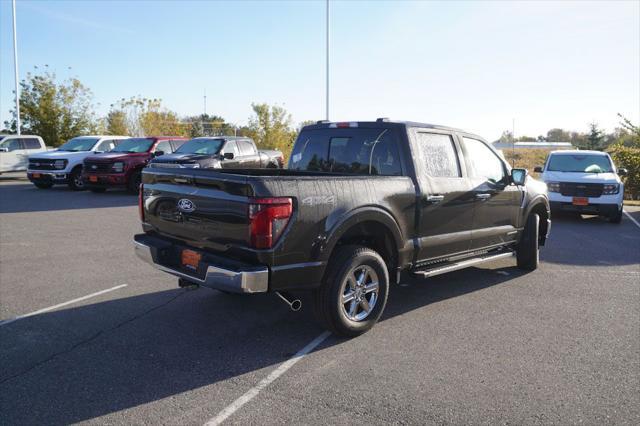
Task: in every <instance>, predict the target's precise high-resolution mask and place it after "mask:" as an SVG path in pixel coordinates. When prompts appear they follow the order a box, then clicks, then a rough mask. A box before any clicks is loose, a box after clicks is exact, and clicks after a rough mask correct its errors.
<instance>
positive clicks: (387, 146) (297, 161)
mask: <svg viewBox="0 0 640 426" xmlns="http://www.w3.org/2000/svg"><path fill="white" fill-rule="evenodd" d="M289 168H290V169H293V170H307V171H317V172H328V173H347V174H356V175H385V176H400V175H402V167H401V166H400V155H399V153H398V139H397V137H396V134H395V132H394V131H393V130H392V129H381V128H351V129H336V130H333V129H314V130H307V131H303V132H302V133H301V134H300V136H299V137H298V140H297V142H296V144H295V146H294V150H293V152H292V155H291V159H290V161H289Z"/></svg>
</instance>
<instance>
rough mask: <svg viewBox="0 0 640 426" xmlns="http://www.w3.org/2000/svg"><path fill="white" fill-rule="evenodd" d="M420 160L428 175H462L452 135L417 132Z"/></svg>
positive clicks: (450, 176) (437, 176)
mask: <svg viewBox="0 0 640 426" xmlns="http://www.w3.org/2000/svg"><path fill="white" fill-rule="evenodd" d="M416 137H417V140H418V148H419V150H420V154H419V155H420V158H419V161H420V163H422V165H423V166H424V168H425V172H426V173H427V175H429V176H431V177H436V178H442V177H444V178H452V177H453V178H455V177H460V176H462V174H461V173H460V161H459V160H458V153H457V152H456V147H455V145H454V143H453V138H452V137H451V135H446V134H440V133H428V132H420V131H418V132H416Z"/></svg>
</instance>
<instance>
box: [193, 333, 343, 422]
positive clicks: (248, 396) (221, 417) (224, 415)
mask: <svg viewBox="0 0 640 426" xmlns="http://www.w3.org/2000/svg"><path fill="white" fill-rule="evenodd" d="M330 335H331V333H329V332H328V331H325V332H324V333H322V334H320V335H319V336H318V337H316V338H315V339H313V340H312V341H311V342H310V343H309V344H308V345H307V346H305V347H304V348H302V349H300V350H299V351H298V352H297V353H296V354H295V355H294V356H293V357H291V358H289V360H287V361H285V362H283V363H282V364H280V367H278V368H276V369H275V370H273V371H272V372H271V374H269V375H268V376H267V377H265V378H264V379H262V380H261V381H260V382H259V383H258V384H257V385H255V386H254V387H252V388H251V389H249V390H248V391H247V392H246V393H245V394H244V395H242V396H241V397H240V398H238V399H236V400H235V401H233V402H232V403H231V404H230V405H228V406H227V407H226V408H225V409H224V410H222V411H220V412H219V413H218V415H217V416H215V417H214V418H212V419H210V420H209V421H208V422H207V423H205V426H215V425H219V424H221V423H222V422H224V421H225V420H226V419H228V418H229V417H230V416H231V415H233V413H235V412H236V411H238V410H239V409H240V407H242V406H243V405H244V404H246V403H247V402H249V401H251V400H252V399H253V398H255V397H256V396H257V395H258V394H259V393H260V391H261V390H263V389H264V388H266V387H267V386H269V385H270V384H271V383H273V381H275V380H276V379H277V378H278V377H280V376H282V375H283V374H284V373H285V372H286V371H287V370H288V369H290V368H291V367H293V366H294V365H295V364H296V363H297V362H298V361H300V360H301V359H302V358H304V357H305V355H307V354H308V353H309V352H311V351H312V350H314V349H315V348H316V347H317V346H318V345H319V344H320V343H322V342H323V341H324V340H325V339H326V338H327V337H329V336H330Z"/></svg>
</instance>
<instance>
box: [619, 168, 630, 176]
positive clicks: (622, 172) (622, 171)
mask: <svg viewBox="0 0 640 426" xmlns="http://www.w3.org/2000/svg"><path fill="white" fill-rule="evenodd" d="M628 173H629V171H628V170H627V169H618V176H626V175H627V174H628Z"/></svg>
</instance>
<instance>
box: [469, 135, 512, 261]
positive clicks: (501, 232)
mask: <svg viewBox="0 0 640 426" xmlns="http://www.w3.org/2000/svg"><path fill="white" fill-rule="evenodd" d="M462 148H463V152H464V156H465V159H466V163H467V168H468V170H469V175H470V176H469V180H470V182H471V184H472V186H473V198H474V202H475V208H474V215H473V232H472V236H471V248H472V249H483V248H492V247H498V246H500V245H504V244H508V243H512V242H514V241H515V240H516V236H517V230H516V225H517V217H518V209H519V207H520V202H521V200H522V192H521V190H520V189H519V188H518V187H517V186H515V185H512V184H511V180H510V177H509V173H508V168H507V165H506V164H505V162H504V161H503V160H502V159H501V158H500V157H499V156H498V154H497V153H496V152H495V151H494V150H492V149H491V148H489V146H488V145H487V144H486V143H485V142H483V141H481V140H479V139H473V138H470V137H462Z"/></svg>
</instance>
